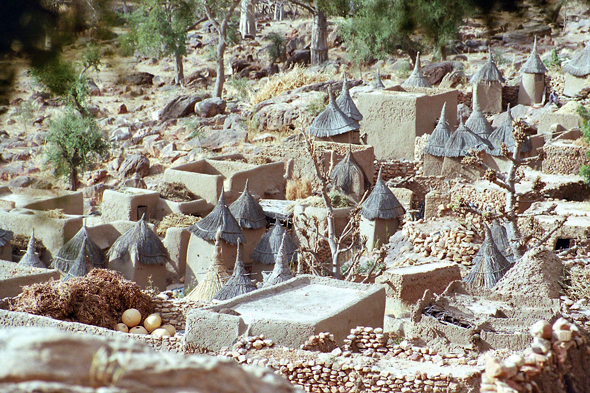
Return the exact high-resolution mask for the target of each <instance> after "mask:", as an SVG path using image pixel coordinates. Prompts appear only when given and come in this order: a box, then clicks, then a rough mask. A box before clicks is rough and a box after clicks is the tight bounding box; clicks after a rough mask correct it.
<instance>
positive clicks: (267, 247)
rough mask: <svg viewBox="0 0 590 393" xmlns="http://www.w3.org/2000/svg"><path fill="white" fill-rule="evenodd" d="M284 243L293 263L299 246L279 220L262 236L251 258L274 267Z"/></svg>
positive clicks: (286, 252) (288, 256) (286, 253)
mask: <svg viewBox="0 0 590 393" xmlns="http://www.w3.org/2000/svg"><path fill="white" fill-rule="evenodd" d="M283 243H284V247H285V255H286V256H287V259H288V260H289V261H292V260H293V259H294V256H295V255H296V254H295V252H296V250H297V245H296V244H295V242H294V241H293V239H292V238H291V236H290V235H289V234H288V233H287V231H286V230H285V228H284V227H283V225H281V223H280V222H279V220H277V221H276V223H275V225H274V226H273V227H272V228H270V230H269V231H268V232H266V233H265V234H264V235H262V237H261V238H260V241H259V242H258V244H257V245H256V247H255V248H254V251H253V252H252V255H250V257H251V258H252V259H253V260H255V261H257V262H261V263H264V264H266V265H272V264H273V263H275V259H276V255H277V253H278V251H279V248H280V247H281V244H283Z"/></svg>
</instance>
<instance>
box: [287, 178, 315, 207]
mask: <svg viewBox="0 0 590 393" xmlns="http://www.w3.org/2000/svg"><path fill="white" fill-rule="evenodd" d="M285 194H286V198H287V200H289V201H295V200H297V199H305V198H307V197H309V196H310V195H311V194H313V190H312V188H311V182H310V181H309V180H307V179H303V180H302V179H299V178H297V177H296V178H293V179H289V180H287V188H286V190H285Z"/></svg>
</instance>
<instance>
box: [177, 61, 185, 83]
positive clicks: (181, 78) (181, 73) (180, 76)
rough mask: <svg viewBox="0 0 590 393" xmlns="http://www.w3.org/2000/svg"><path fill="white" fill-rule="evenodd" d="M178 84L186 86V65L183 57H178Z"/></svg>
mask: <svg viewBox="0 0 590 393" xmlns="http://www.w3.org/2000/svg"><path fill="white" fill-rule="evenodd" d="M175 58H176V84H178V85H182V86H184V65H183V63H182V55H176V56H175Z"/></svg>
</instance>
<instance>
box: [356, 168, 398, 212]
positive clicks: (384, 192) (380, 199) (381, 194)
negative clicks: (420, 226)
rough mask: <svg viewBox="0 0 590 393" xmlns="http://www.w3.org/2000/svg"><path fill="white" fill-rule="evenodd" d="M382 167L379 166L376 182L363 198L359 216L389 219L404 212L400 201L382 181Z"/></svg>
mask: <svg viewBox="0 0 590 393" xmlns="http://www.w3.org/2000/svg"><path fill="white" fill-rule="evenodd" d="M381 172H382V169H381V168H379V174H378V175H377V182H375V187H373V191H371V194H369V196H368V197H367V199H365V201H364V202H363V204H362V207H361V211H360V213H361V216H363V217H364V218H366V219H368V220H376V219H377V218H380V219H383V220H389V219H392V218H398V217H400V216H403V215H404V214H405V213H406V210H405V209H404V208H403V206H402V205H401V203H399V201H398V200H397V198H396V197H395V195H394V194H393V192H391V190H390V189H389V187H387V185H386V184H385V182H384V181H383V176H382V173H381Z"/></svg>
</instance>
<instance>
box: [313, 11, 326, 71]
mask: <svg viewBox="0 0 590 393" xmlns="http://www.w3.org/2000/svg"><path fill="white" fill-rule="evenodd" d="M315 10H316V11H315V13H314V14H313V26H312V28H311V64H312V65H316V64H322V63H325V62H326V61H328V21H327V20H326V14H324V12H323V11H322V10H320V9H318V8H317V5H316V8H315Z"/></svg>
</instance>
